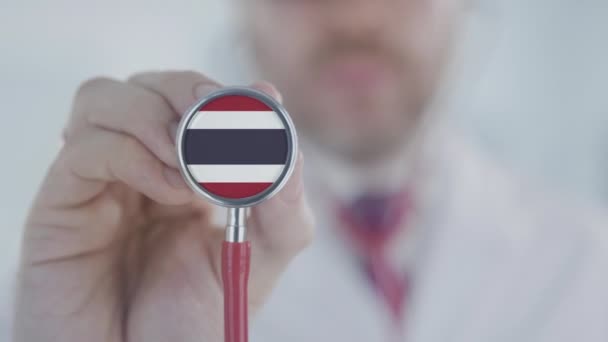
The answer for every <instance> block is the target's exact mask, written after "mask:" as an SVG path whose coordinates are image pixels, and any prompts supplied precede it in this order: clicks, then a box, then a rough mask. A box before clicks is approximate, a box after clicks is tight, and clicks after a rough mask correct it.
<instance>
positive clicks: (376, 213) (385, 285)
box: [337, 192, 411, 326]
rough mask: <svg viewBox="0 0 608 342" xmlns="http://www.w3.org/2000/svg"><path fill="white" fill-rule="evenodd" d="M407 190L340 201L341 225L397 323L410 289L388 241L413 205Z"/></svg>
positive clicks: (399, 321) (401, 224)
mask: <svg viewBox="0 0 608 342" xmlns="http://www.w3.org/2000/svg"><path fill="white" fill-rule="evenodd" d="M410 207H411V205H410V200H409V197H408V196H407V193H406V192H398V193H392V194H381V193H371V194H365V195H363V196H361V197H359V198H356V199H355V200H353V201H352V202H350V203H348V204H347V205H338V210H337V216H338V221H339V226H340V227H341V230H342V232H343V233H344V235H345V236H346V238H347V240H349V242H351V244H352V246H353V247H354V250H355V252H356V254H357V255H358V256H359V258H360V260H361V265H362V266H363V269H364V271H365V274H366V275H367V277H368V278H369V280H370V281H371V283H372V285H373V287H374V289H375V290H376V291H377V293H378V295H379V296H380V297H381V298H382V300H383V301H384V303H385V304H386V307H387V309H388V310H389V312H390V314H391V317H392V319H393V321H394V323H395V325H396V326H400V325H401V323H402V320H403V311H404V310H403V309H404V304H405V299H406V295H407V292H408V285H409V284H408V278H407V276H406V274H405V272H404V270H399V269H396V267H394V266H391V264H390V262H389V261H388V259H387V255H386V254H387V253H386V249H387V245H388V243H389V241H390V240H391V238H393V237H394V236H395V235H396V234H397V233H398V232H399V228H400V227H403V223H404V220H405V218H406V216H407V213H408V211H409V209H410Z"/></svg>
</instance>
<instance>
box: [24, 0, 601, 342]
mask: <svg viewBox="0 0 608 342" xmlns="http://www.w3.org/2000/svg"><path fill="white" fill-rule="evenodd" d="M469 5H470V4H468V3H467V1H466V0H422V1H416V0H391V1H388V0H385V1H368V0H351V1H346V0H340V1H338V0H247V1H245V0H243V1H237V6H238V7H239V9H241V10H242V13H241V15H242V17H241V18H242V22H241V23H242V25H243V27H242V28H243V31H244V32H246V34H247V35H248V38H249V40H248V42H249V43H250V46H251V51H252V54H253V56H254V61H255V65H256V67H257V68H256V69H257V71H258V72H259V75H260V77H261V78H264V79H267V80H269V81H271V82H272V83H273V84H274V86H272V85H270V84H269V83H266V82H259V83H256V84H254V85H252V86H253V87H256V88H258V89H261V90H263V91H266V92H268V93H269V94H270V95H272V96H274V97H275V98H277V99H279V100H282V101H283V103H284V104H285V105H286V107H287V109H288V110H289V111H290V113H291V114H292V116H293V117H294V119H295V122H296V126H297V127H298V130H299V132H300V133H301V135H302V136H301V138H302V140H303V145H304V146H303V151H304V155H305V156H306V157H305V158H302V157H300V158H299V160H298V165H299V166H298V167H297V170H296V172H295V173H294V175H293V177H292V178H291V179H290V182H289V183H288V185H287V186H286V188H284V189H283V190H282V191H281V192H280V193H279V194H278V195H277V196H275V197H273V198H272V199H271V200H269V201H267V202H265V203H264V204H262V205H260V206H259V207H256V208H255V209H254V210H253V211H252V213H251V217H250V218H249V222H248V224H249V226H250V229H251V231H252V233H251V240H252V245H253V248H254V250H253V260H254V262H253V265H252V270H251V288H250V299H251V304H250V307H251V315H252V318H253V321H252V329H253V331H252V334H253V340H254V341H269V342H270V341H286V340H289V341H306V342H310V341H350V342H358V341H362V342H363V341H417V342H430V341H467V342H471V341H539V342H540V341H547V342H548V341H551V342H555V341H598V342H599V341H607V340H608V237H607V233H608V232H607V231H606V228H608V224H607V222H606V221H604V219H603V218H600V216H599V214H597V213H594V212H592V210H588V209H583V208H579V207H577V206H576V205H574V204H572V203H568V202H567V199H565V198H559V197H557V196H551V195H547V194H544V193H543V192H541V191H535V190H533V189H534V186H533V185H531V184H526V183H525V181H524V180H520V179H516V178H515V177H513V176H511V175H509V173H508V172H505V170H503V169H502V168H501V167H499V166H497V165H496V164H494V163H493V162H492V161H491V158H488V157H487V156H484V155H483V154H482V152H481V151H479V150H477V149H476V148H475V146H474V144H473V143H472V142H471V141H467V139H465V138H462V137H461V136H460V135H459V134H458V133H457V132H456V131H454V130H452V129H450V128H449V127H448V126H447V125H445V124H443V123H442V120H440V116H436V115H434V113H441V112H442V110H441V108H437V107H432V106H431V104H432V103H434V101H433V100H434V99H435V98H436V97H437V94H438V92H439V91H438V90H439V88H440V83H441V75H442V74H443V72H444V69H445V66H446V65H447V61H448V60H449V57H450V52H451V51H452V49H453V45H454V44H455V42H456V37H457V34H458V31H459V26H460V25H461V24H462V19H463V18H462V17H463V14H464V13H465V12H466V8H467V6H469ZM202 15H203V16H204V15H205V14H202ZM218 87H221V85H220V84H219V83H218V82H216V81H214V80H211V79H209V78H207V77H206V76H204V75H203V74H200V73H196V72H175V71H167V72H144V73H139V74H136V75H133V76H132V77H130V78H129V79H128V80H127V81H118V80H112V79H106V78H95V79H92V80H89V81H86V82H84V83H83V84H82V86H81V87H80V89H79V90H78V91H77V94H76V96H75V100H74V105H73V108H72V114H71V117H70V120H69V122H68V123H67V125H66V129H65V134H64V138H65V145H64V147H63V149H62V150H61V152H60V153H59V155H58V156H57V158H56V160H55V161H54V163H53V164H52V165H51V166H50V168H49V171H48V175H47V177H46V179H45V181H44V182H43V184H42V186H41V188H40V191H39V193H38V196H37V198H36V199H35V201H34V203H33V204H32V207H31V211H30V215H29V218H28V220H27V224H26V227H25V234H24V240H23V252H22V263H21V269H20V274H19V287H18V289H19V291H18V294H17V300H16V307H15V330H14V336H15V341H28V342H32V341H62V342H66V341H130V342H139V341H146V342H152V341H209V342H211V341H222V339H223V337H222V322H221V317H222V315H221V300H222V299H221V286H220V279H219V278H218V260H219V247H220V245H221V244H220V241H221V239H222V232H221V231H218V230H217V229H215V228H217V226H216V225H215V224H214V223H213V220H212V217H213V213H212V210H211V208H210V207H209V206H208V205H207V204H206V203H204V202H202V200H199V199H197V197H196V196H194V195H193V194H192V193H191V192H190V191H189V190H188V188H187V187H186V186H185V184H184V183H183V180H182V178H181V177H180V175H179V173H178V171H177V169H176V168H177V158H176V155H175V148H174V145H173V135H174V134H175V129H176V125H177V121H178V120H179V117H180V114H181V113H183V112H184V111H185V110H186V109H187V108H188V107H189V106H190V105H191V104H192V103H193V102H194V101H195V100H196V99H197V98H199V97H201V96H204V95H206V94H207V93H209V91H211V90H214V89H217V88H218ZM277 89H278V90H280V93H279V91H277ZM304 159H306V162H303V160H304ZM304 164H305V165H304ZM305 194H307V195H306V196H305ZM305 197H307V199H308V200H307V199H306V198H305ZM307 203H310V205H309V204H307ZM311 209H312V210H311ZM312 213H314V216H315V217H316V221H315V220H313V219H312V217H313V215H312ZM315 222H316V224H314V223H315ZM313 227H316V238H315V239H314V240H313V239H312V237H313ZM313 241H314V242H313ZM311 242H312V243H311ZM307 246H308V248H304V247H307ZM262 304H264V306H263V307H262Z"/></svg>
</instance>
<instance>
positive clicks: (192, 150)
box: [183, 129, 287, 164]
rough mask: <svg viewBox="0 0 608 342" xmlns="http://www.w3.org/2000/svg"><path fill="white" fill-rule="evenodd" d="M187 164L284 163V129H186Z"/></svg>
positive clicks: (285, 142)
mask: <svg viewBox="0 0 608 342" xmlns="http://www.w3.org/2000/svg"><path fill="white" fill-rule="evenodd" d="M183 148H184V156H185V158H186V164H285V163H287V132H286V131H285V130H284V129H188V130H186V133H185V139H184V146H183Z"/></svg>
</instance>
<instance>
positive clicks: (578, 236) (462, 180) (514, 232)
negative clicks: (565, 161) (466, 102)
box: [438, 130, 608, 254]
mask: <svg viewBox="0 0 608 342" xmlns="http://www.w3.org/2000/svg"><path fill="white" fill-rule="evenodd" d="M445 132H447V133H444V134H443V138H442V143H441V147H438V149H441V150H442V153H441V155H442V156H441V163H442V166H441V167H440V169H441V170H442V172H441V173H442V177H443V178H444V179H446V182H445V184H447V191H446V194H447V196H449V199H448V201H447V203H448V207H449V210H450V212H451V213H452V215H457V216H459V217H460V218H461V219H464V220H467V221H469V223H471V226H475V227H478V228H477V229H492V230H493V231H494V232H496V233H502V234H505V235H507V236H512V237H515V236H520V237H522V238H523V237H528V238H534V237H536V238H542V239H550V240H551V239H553V240H555V239H556V238H557V237H559V236H562V237H567V236H572V239H571V240H570V242H571V243H576V242H577V241H578V242H579V243H584V244H585V245H587V246H596V247H598V248H601V249H602V250H604V251H605V252H606V253H607V254H608V252H607V251H608V208H606V207H602V206H601V205H600V204H598V203H593V202H592V201H590V200H585V199H583V198H580V197H576V196H573V195H570V194H568V193H567V192H566V191H560V190H559V189H558V188H559V187H557V186H551V185H550V184H548V183H546V182H544V181H543V180H538V179H534V178H532V177H531V176H528V175H524V174H522V173H520V172H517V171H516V170H514V168H513V167H510V166H508V165H507V164H506V163H503V162H501V161H500V160H499V159H498V158H497V157H496V156H494V155H492V154H491V152H489V151H488V150H487V149H484V148H483V146H482V144H481V143H479V142H478V141H476V140H475V139H474V138H471V137H468V136H465V135H462V134H459V133H458V132H457V131H455V130H450V131H445ZM472 213H474V215H473V214H472Z"/></svg>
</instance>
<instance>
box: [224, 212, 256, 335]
mask: <svg viewBox="0 0 608 342" xmlns="http://www.w3.org/2000/svg"><path fill="white" fill-rule="evenodd" d="M246 214H247V212H246V209H245V208H229V209H228V225H227V227H226V241H224V243H223V245H222V282H223V287H224V341H225V342H247V341H248V318H249V312H248V308H247V307H248V299H247V283H248V280H249V266H250V263H251V260H250V259H251V244H250V243H249V241H247V240H246V227H245V218H246Z"/></svg>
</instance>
